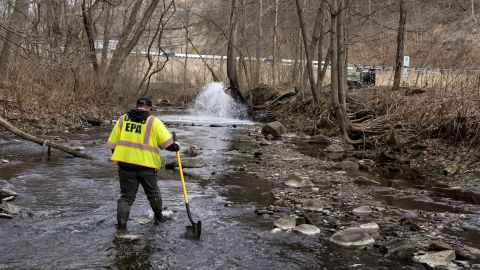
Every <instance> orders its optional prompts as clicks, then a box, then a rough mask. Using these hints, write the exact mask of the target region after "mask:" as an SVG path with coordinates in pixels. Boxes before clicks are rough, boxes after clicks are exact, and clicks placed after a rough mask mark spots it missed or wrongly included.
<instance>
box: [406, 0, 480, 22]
mask: <svg viewBox="0 0 480 270" xmlns="http://www.w3.org/2000/svg"><path fill="white" fill-rule="evenodd" d="M402 2H403V0H402ZM472 19H473V20H474V21H475V22H476V21H477V18H476V17H475V3H474V0H472Z"/></svg>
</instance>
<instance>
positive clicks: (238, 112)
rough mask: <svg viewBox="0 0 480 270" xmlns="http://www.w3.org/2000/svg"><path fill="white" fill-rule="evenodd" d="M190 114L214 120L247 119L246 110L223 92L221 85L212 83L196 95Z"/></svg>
mask: <svg viewBox="0 0 480 270" xmlns="http://www.w3.org/2000/svg"><path fill="white" fill-rule="evenodd" d="M192 113H194V114H197V115H204V116H209V117H214V118H227V119H242V118H246V117H247V108H246V107H245V106H244V105H242V104H239V103H237V102H235V100H234V99H233V98H232V97H231V96H230V95H229V94H227V93H226V92H225V87H224V85H223V83H221V82H212V83H209V84H207V85H206V86H204V87H203V88H202V90H201V91H200V94H198V96H197V98H196V99H195V103H194V104H193V107H192Z"/></svg>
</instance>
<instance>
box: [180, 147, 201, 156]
mask: <svg viewBox="0 0 480 270" xmlns="http://www.w3.org/2000/svg"><path fill="white" fill-rule="evenodd" d="M184 153H185V154H186V155H187V156H189V157H196V156H198V155H199V154H200V149H199V148H197V147H195V146H190V147H188V148H187V149H185V151H184Z"/></svg>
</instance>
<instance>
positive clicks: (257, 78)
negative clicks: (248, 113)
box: [254, 0, 263, 86]
mask: <svg viewBox="0 0 480 270" xmlns="http://www.w3.org/2000/svg"><path fill="white" fill-rule="evenodd" d="M258 2H259V5H260V6H259V8H258V18H257V19H258V21H257V44H256V45H255V46H256V47H255V58H256V59H255V76H254V78H255V81H254V85H255V86H258V85H259V83H260V50H261V48H262V16H263V15H262V13H263V0H259V1H258Z"/></svg>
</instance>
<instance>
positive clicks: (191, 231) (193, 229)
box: [185, 221, 202, 239]
mask: <svg viewBox="0 0 480 270" xmlns="http://www.w3.org/2000/svg"><path fill="white" fill-rule="evenodd" d="M201 233H202V222H201V221H198V222H197V223H192V226H187V232H186V233H185V236H186V237H187V238H194V239H200V234H201Z"/></svg>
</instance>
